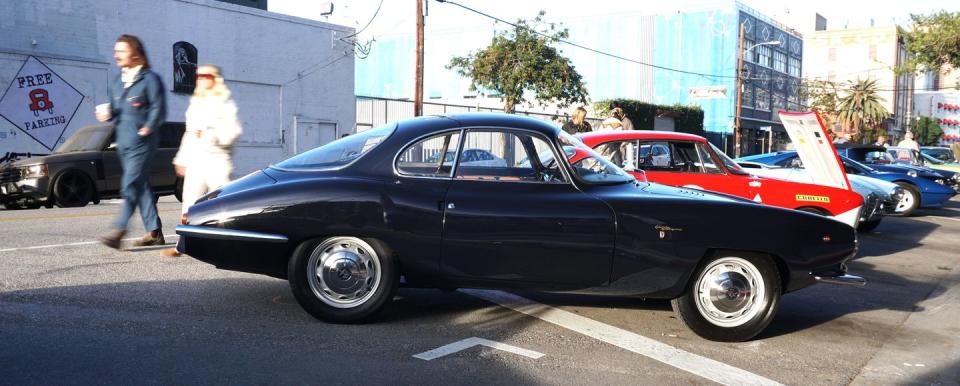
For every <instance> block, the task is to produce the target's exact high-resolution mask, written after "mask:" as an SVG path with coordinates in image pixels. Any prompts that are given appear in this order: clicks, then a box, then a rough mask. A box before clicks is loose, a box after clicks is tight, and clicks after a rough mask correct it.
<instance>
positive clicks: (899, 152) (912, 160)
mask: <svg viewBox="0 0 960 386" xmlns="http://www.w3.org/2000/svg"><path fill="white" fill-rule="evenodd" d="M887 153H890V155H891V156H893V157H894V158H896V160H897V162H899V163H902V164H907V165H916V166H923V160H921V159H919V158H917V154H916V153H918V152H917V151H916V150H913V149H903V148H899V149H887Z"/></svg>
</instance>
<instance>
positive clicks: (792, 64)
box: [787, 56, 800, 78]
mask: <svg viewBox="0 0 960 386" xmlns="http://www.w3.org/2000/svg"><path fill="white" fill-rule="evenodd" d="M787 73H788V74H790V76H794V77H797V78H799V77H800V59H797V58H794V57H792V56H791V57H790V59H789V60H788V61H787Z"/></svg>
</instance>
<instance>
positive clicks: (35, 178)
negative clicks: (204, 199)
mask: <svg viewBox="0 0 960 386" xmlns="http://www.w3.org/2000/svg"><path fill="white" fill-rule="evenodd" d="M159 135H160V144H159V148H158V149H157V153H156V155H155V156H154V160H153V164H152V169H151V171H150V185H151V187H152V188H153V192H154V193H156V194H157V195H166V194H174V195H176V197H177V199H180V192H181V190H182V188H183V180H182V179H181V178H178V177H177V174H176V173H175V172H174V169H173V166H172V164H171V163H172V162H173V157H174V156H175V155H176V154H177V150H178V149H179V147H180V138H181V137H183V123H175V122H168V123H165V124H164V125H163V126H161V127H160V130H159ZM113 138H114V135H113V125H112V124H110V123H98V124H94V125H90V126H84V127H81V128H79V129H77V131H76V132H75V133H74V134H73V135H72V136H70V138H67V140H66V141H64V143H63V144H61V145H60V146H58V147H57V148H56V149H55V150H54V151H53V154H50V155H46V156H42V157H33V158H28V159H25V160H20V161H17V162H14V163H12V164H10V165H6V166H3V167H0V204H3V206H5V207H6V208H7V209H15V208H31V209H33V208H39V207H40V206H41V205H43V206H46V207H48V208H51V207H53V206H54V205H56V206H59V207H78V206H85V205H87V204H88V203H90V202H93V203H94V204H97V203H99V202H100V200H105V199H109V198H117V197H120V177H121V175H122V174H123V170H122V169H121V168H120V159H119V157H118V156H117V150H116V148H115V147H114V146H113Z"/></svg>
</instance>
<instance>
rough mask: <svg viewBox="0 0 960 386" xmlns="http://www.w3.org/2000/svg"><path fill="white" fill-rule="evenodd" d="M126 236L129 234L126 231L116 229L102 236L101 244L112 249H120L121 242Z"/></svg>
mask: <svg viewBox="0 0 960 386" xmlns="http://www.w3.org/2000/svg"><path fill="white" fill-rule="evenodd" d="M125 234H127V231H125V230H122V229H114V230H112V231H110V233H107V234H106V235H104V236H100V242H101V243H102V244H103V245H106V246H108V247H110V248H113V249H120V240H123V235H125Z"/></svg>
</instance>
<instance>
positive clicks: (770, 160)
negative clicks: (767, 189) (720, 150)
mask: <svg viewBox="0 0 960 386" xmlns="http://www.w3.org/2000/svg"><path fill="white" fill-rule="evenodd" d="M838 150H839V149H838ZM881 153H882V154H887V153H886V152H885V151H881ZM737 160H738V161H740V162H742V161H749V162H758V163H762V164H767V165H775V166H780V167H786V168H792V167H800V166H801V165H802V162H801V161H800V157H799V156H798V155H797V152H795V151H780V152H775V153H765V154H756V155H751V156H747V157H740V158H738V159H737ZM840 160H841V161H843V168H844V169H845V170H846V172H847V175H860V176H867V177H871V178H876V179H880V180H884V181H889V182H893V183H895V184H897V185H900V187H902V188H903V193H904V194H903V196H902V197H901V199H900V202H899V203H897V208H896V210H895V212H896V213H897V214H898V215H901V216H909V215H911V214H913V211H914V210H916V209H917V208H939V207H940V206H942V205H943V203H944V202H946V201H947V200H949V199H950V198H952V197H953V196H955V195H956V194H957V192H956V191H954V190H953V189H952V188H950V187H949V186H947V185H946V184H945V180H944V179H943V177H942V176H939V175H937V176H938V177H940V178H924V177H921V175H923V174H922V173H921V172H917V171H916V170H912V169H892V170H900V171H894V172H884V171H880V170H877V169H874V168H873V167H872V165H866V164H863V163H860V162H857V161H854V160H852V159H850V158H847V157H845V156H842V155H841V156H840Z"/></svg>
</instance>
